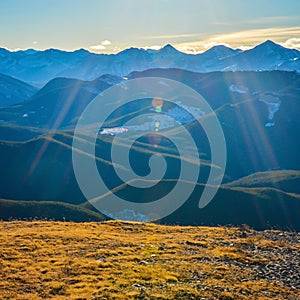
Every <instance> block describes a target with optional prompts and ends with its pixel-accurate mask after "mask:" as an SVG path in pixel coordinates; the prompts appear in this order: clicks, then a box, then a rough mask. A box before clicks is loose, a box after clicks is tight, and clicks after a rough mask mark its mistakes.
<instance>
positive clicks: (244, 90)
mask: <svg viewBox="0 0 300 300" xmlns="http://www.w3.org/2000/svg"><path fill="white" fill-rule="evenodd" d="M229 90H230V91H231V92H233V93H239V94H247V93H248V92H249V89H248V88H247V87H245V86H237V85H235V84H232V85H230V87H229Z"/></svg>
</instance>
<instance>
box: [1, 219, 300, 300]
mask: <svg viewBox="0 0 300 300" xmlns="http://www.w3.org/2000/svg"><path fill="white" fill-rule="evenodd" d="M0 228H1V230H0V245H1V252H0V279H1V280H0V298H1V299H260V300H262V299H270V298H272V299H300V291H299V289H297V288H295V287H292V286H285V285H284V284H283V283H282V282H271V281H267V280H266V279H258V278H257V277H256V274H255V272H254V270H253V268H252V266H253V265H262V266H263V265H265V264H266V263H269V262H270V261H276V260H280V257H278V255H273V256H272V250H273V249H278V248H282V247H289V248H291V249H292V250H293V251H300V246H299V243H298V244H297V243H292V244H289V242H288V241H287V242H285V241H270V240H268V239H267V238H265V237H264V236H263V235H262V234H260V233H257V232H254V231H252V230H250V229H247V230H246V232H245V231H242V230H241V229H238V228H226V227H180V226H172V227H171V226H160V225H154V224H141V223H123V222H117V221H110V222H105V223H67V222H45V221H44V222H42V221H37V222H19V221H15V222H0ZM253 245H255V246H256V247H258V248H260V249H262V251H257V252H256V253H255V255H254V254H253V253H252V250H251V246H253ZM266 253H268V255H267V256H266Z"/></svg>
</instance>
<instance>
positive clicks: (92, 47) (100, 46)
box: [90, 45, 106, 50]
mask: <svg viewBox="0 0 300 300" xmlns="http://www.w3.org/2000/svg"><path fill="white" fill-rule="evenodd" d="M105 48H106V47H105V46H103V45H94V46H90V49H93V50H104V49H105Z"/></svg>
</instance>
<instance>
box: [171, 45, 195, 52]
mask: <svg viewBox="0 0 300 300" xmlns="http://www.w3.org/2000/svg"><path fill="white" fill-rule="evenodd" d="M176 49H177V50H178V51H180V52H184V53H189V54H196V53H197V50H196V49H195V48H193V47H190V46H180V47H176Z"/></svg>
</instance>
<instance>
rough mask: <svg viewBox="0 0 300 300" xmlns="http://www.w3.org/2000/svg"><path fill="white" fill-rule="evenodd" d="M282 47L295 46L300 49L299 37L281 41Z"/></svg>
mask: <svg viewBox="0 0 300 300" xmlns="http://www.w3.org/2000/svg"><path fill="white" fill-rule="evenodd" d="M281 45H282V46H283V47H286V48H296V49H298V50H300V38H291V39H288V40H286V41H285V42H283V43H281Z"/></svg>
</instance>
